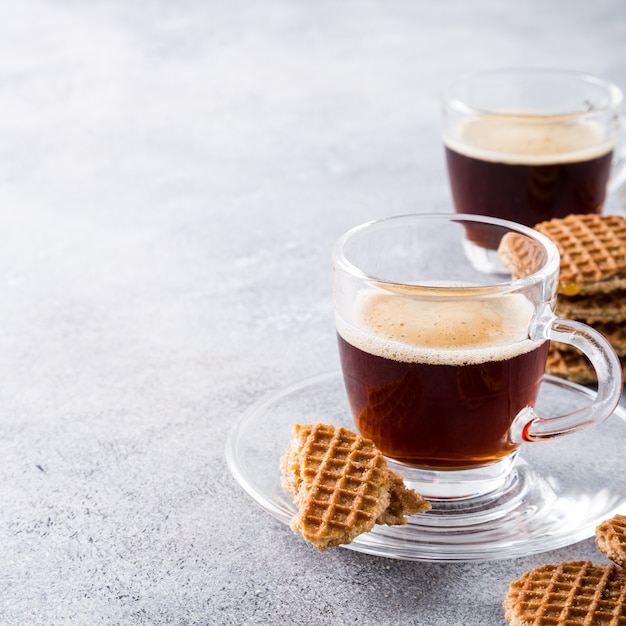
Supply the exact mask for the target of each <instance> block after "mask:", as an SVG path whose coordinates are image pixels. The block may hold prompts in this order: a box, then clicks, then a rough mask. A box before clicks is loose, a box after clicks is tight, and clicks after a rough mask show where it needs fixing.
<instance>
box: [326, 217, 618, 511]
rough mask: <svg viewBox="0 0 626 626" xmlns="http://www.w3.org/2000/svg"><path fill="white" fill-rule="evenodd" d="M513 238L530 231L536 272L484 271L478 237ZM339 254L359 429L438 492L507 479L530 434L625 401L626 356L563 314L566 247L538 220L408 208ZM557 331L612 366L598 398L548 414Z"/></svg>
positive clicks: (585, 419)
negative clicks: (476, 258)
mask: <svg viewBox="0 0 626 626" xmlns="http://www.w3.org/2000/svg"><path fill="white" fill-rule="evenodd" d="M469 236H471V240H470V239H469ZM511 237H517V238H522V240H523V243H524V246H523V247H525V249H526V251H527V253H528V255H529V259H532V263H533V267H532V271H530V273H529V275H528V276H525V277H523V278H519V279H515V278H513V277H511V275H510V274H508V275H507V274H506V273H505V272H506V268H505V267H504V266H502V267H500V268H499V271H498V272H497V273H494V272H493V271H491V270H489V271H482V270H481V269H480V267H477V266H476V265H475V264H473V263H471V262H470V261H469V260H468V244H471V241H475V240H476V239H477V238H478V239H481V240H485V241H490V242H492V243H493V244H494V246H495V248H496V249H497V248H498V247H499V246H502V245H503V242H505V243H506V242H507V241H509V239H510V238H511ZM333 260H334V301H335V320H336V328H337V334H338V341H339V349H340V357H341V365H342V371H343V377H344V382H345V387H346V391H347V396H348V399H349V403H350V406H351V409H352V414H353V417H354V421H355V424H356V427H357V429H358V430H359V432H360V433H361V434H362V435H363V436H365V437H367V438H369V439H371V440H373V441H374V443H375V444H376V445H377V446H378V447H379V448H380V450H381V451H382V452H383V454H384V455H385V456H386V457H387V459H388V461H389V464H390V466H391V467H392V469H393V470H394V471H396V472H397V473H398V474H399V475H401V476H402V477H403V478H404V479H405V480H406V481H407V482H408V483H409V484H410V485H411V486H412V487H414V488H415V489H417V490H418V491H419V492H420V493H422V494H424V495H425V496H427V497H430V498H443V499H448V498H468V497H480V496H482V495H484V494H488V493H493V492H494V491H497V490H498V489H502V488H503V486H504V485H505V483H506V481H507V479H508V477H509V476H510V474H511V472H512V468H513V464H514V461H515V458H516V455H517V453H518V451H519V449H520V446H522V444H524V445H526V444H527V443H529V442H535V441H541V440H547V439H552V438H555V437H559V436H561V435H563V434H566V433H570V432H573V431H577V430H580V429H582V428H585V427H587V426H590V425H592V424H597V423H599V422H601V421H603V420H605V419H606V418H607V417H609V416H610V415H611V414H612V412H613V411H614V410H615V408H616V406H617V404H618V402H619V399H620V396H621V392H622V374H621V366H620V363H619V360H618V358H617V356H616V355H615V352H614V351H613V349H612V348H611V346H610V345H609V344H608V342H607V341H606V340H605V339H604V338H603V337H602V336H601V335H600V334H599V333H597V332H596V331H595V330H593V329H592V328H590V327H588V326H585V325H583V324H580V323H578V322H573V321H570V320H562V319H558V318H556V317H555V315H554V313H553V306H554V301H555V298H556V289H557V284H558V273H559V253H558V250H557V248H556V246H555V245H554V244H553V243H552V242H551V241H550V240H549V239H548V238H546V237H544V236H543V235H541V234H540V233H538V232H537V231H535V230H534V229H531V228H528V227H525V226H523V225H520V224H516V223H512V222H508V221H505V220H500V219H497V218H489V217H484V216H473V215H457V214H416V215H406V216H400V217H396V218H389V219H384V220H380V221H376V222H371V223H368V224H365V225H362V226H359V227H356V228H354V229H352V230H351V231H349V232H348V233H346V234H345V235H344V236H343V237H341V238H340V239H339V240H338V242H337V243H336V245H335V247H334V250H333ZM550 340H558V341H560V342H563V343H567V344H570V345H573V346H575V347H576V348H578V349H580V350H582V351H583V352H584V353H585V355H586V356H587V357H588V358H589V359H590V361H591V363H592V365H593V366H594V368H595V370H596V373H597V377H598V388H597V395H596V397H595V400H594V402H593V403H592V404H591V405H590V406H587V407H584V408H581V409H579V410H576V411H574V412H572V413H569V414H567V415H561V416H540V415H537V413H536V412H535V409H534V407H535V402H536V399H537V396H538V394H539V391H540V388H541V385H542V380H543V375H544V370H545V364H546V356H547V352H548V346H549V341H550ZM590 436H592V435H591V434H590Z"/></svg>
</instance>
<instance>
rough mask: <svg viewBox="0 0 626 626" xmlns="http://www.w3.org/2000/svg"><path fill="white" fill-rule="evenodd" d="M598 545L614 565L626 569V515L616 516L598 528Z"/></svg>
mask: <svg viewBox="0 0 626 626" xmlns="http://www.w3.org/2000/svg"><path fill="white" fill-rule="evenodd" d="M596 545H597V546H598V549H599V550H600V551H601V552H604V554H606V556H608V557H609V559H611V561H613V562H614V563H617V564H618V565H621V566H622V567H626V515H614V516H613V517H612V518H611V519H608V520H605V521H604V522H602V523H601V524H600V525H599V526H598V527H597V528H596Z"/></svg>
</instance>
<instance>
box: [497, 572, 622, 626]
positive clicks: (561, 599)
mask: <svg viewBox="0 0 626 626" xmlns="http://www.w3.org/2000/svg"><path fill="white" fill-rule="evenodd" d="M503 608H504V614H505V617H506V620H507V622H508V623H509V625H510V626H578V625H580V626H592V625H598V626H600V625H604V626H626V573H624V571H623V570H622V569H621V568H619V567H617V566H616V565H594V564H593V563H591V561H570V562H565V563H561V564H560V565H542V566H540V567H537V568H536V569H534V570H532V571H530V572H526V573H525V574H523V575H522V576H521V578H519V579H518V580H516V581H514V582H512V583H511V584H510V585H509V590H508V593H507V595H506V598H505V600H504V602H503Z"/></svg>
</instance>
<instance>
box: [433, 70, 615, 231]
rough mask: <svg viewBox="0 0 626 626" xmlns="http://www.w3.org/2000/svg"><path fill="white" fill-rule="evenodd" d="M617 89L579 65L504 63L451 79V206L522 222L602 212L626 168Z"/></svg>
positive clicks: (446, 109) (447, 141)
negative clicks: (529, 66) (573, 68)
mask: <svg viewBox="0 0 626 626" xmlns="http://www.w3.org/2000/svg"><path fill="white" fill-rule="evenodd" d="M621 117H622V93H621V91H620V89H619V88H618V87H617V86H616V85H614V84H612V83H610V82H608V81H605V80H602V79H600V78H596V77H594V76H590V75H588V74H584V73H580V72H568V71H559V70H543V69H503V70H492V71H485V72H475V73H472V74H467V75H465V76H461V77H459V78H458V79H456V80H455V81H453V82H452V83H451V84H450V85H449V86H448V87H447V89H446V90H445V92H444V94H443V141H444V145H445V155H446V162H447V167H448V175H449V180H450V186H451V190H452V197H453V200H454V205H455V210H456V211H457V212H458V213H470V214H480V215H491V216H493V217H501V218H504V219H509V220H512V221H514V222H519V223H522V224H525V225H527V226H534V225H535V224H537V223H539V222H542V221H544V220H549V219H552V218H554V217H565V216H566V215H568V214H571V213H600V212H601V211H602V208H603V206H604V203H605V198H606V194H607V187H609V188H610V189H613V188H617V186H619V185H620V184H621V183H622V182H623V181H624V179H625V177H626V164H625V162H624V158H623V156H622V155H621V154H620V151H621V148H620V141H619V139H620V137H619V135H620V122H621Z"/></svg>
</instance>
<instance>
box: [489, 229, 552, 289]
mask: <svg viewBox="0 0 626 626" xmlns="http://www.w3.org/2000/svg"><path fill="white" fill-rule="evenodd" d="M498 256H499V258H500V261H501V262H502V265H504V267H505V268H506V269H508V270H509V272H511V275H512V276H513V278H522V277H524V276H529V275H530V274H534V273H535V272H537V271H539V270H540V269H541V268H542V267H543V265H544V264H545V262H546V251H545V249H544V248H543V247H542V246H541V245H539V243H538V242H537V241H535V240H534V239H531V238H530V237H528V236H527V235H522V234H521V233H515V232H509V233H506V235H504V237H502V240H501V241H500V244H499V246H498Z"/></svg>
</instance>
